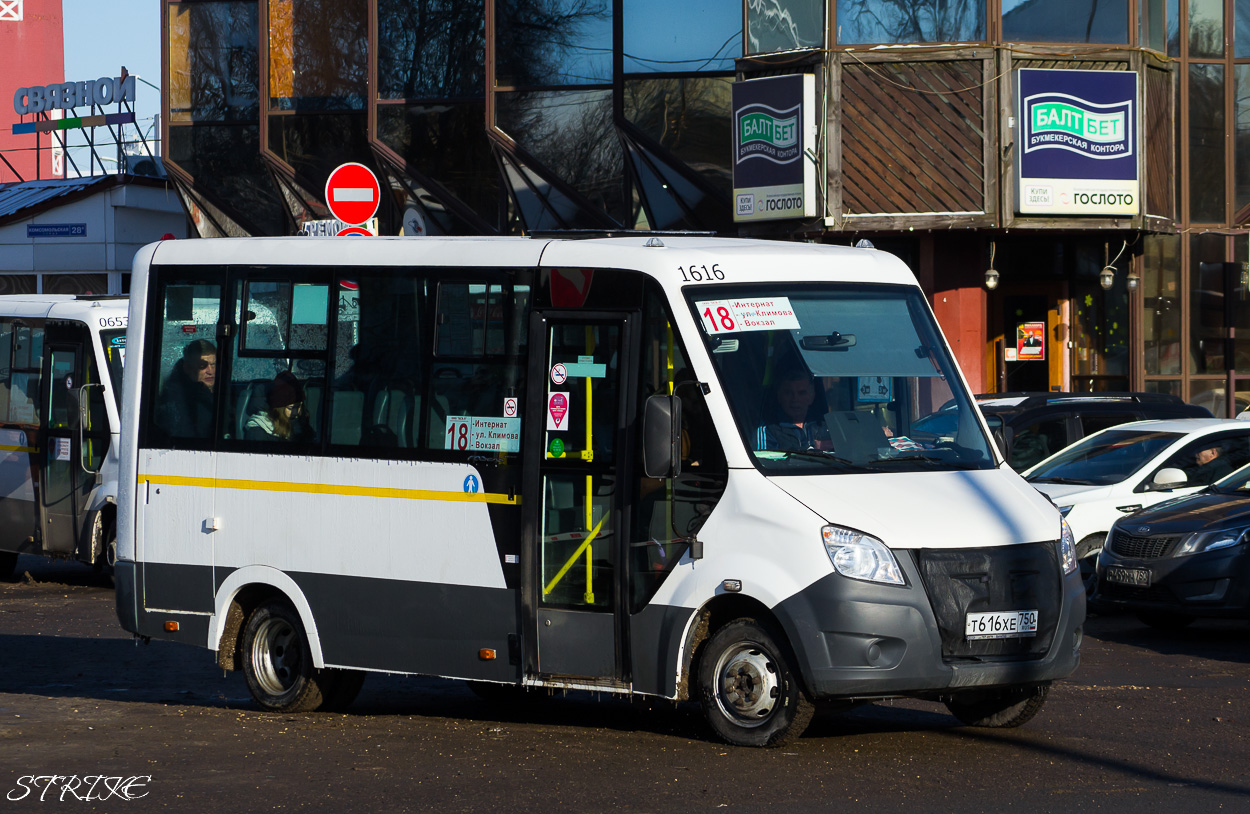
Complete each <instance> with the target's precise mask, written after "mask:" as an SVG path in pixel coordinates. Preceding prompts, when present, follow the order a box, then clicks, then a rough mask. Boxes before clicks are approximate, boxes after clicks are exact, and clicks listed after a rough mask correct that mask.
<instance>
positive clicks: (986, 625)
mask: <svg viewBox="0 0 1250 814" xmlns="http://www.w3.org/2000/svg"><path fill="white" fill-rule="evenodd" d="M1036 635H1037V611H1035V610H1024V611H993V612H991V613H970V614H968V615H967V616H966V617H965V622H964V638H966V639H1017V638H1024V637H1027V636H1036Z"/></svg>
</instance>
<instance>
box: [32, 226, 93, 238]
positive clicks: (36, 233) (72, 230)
mask: <svg viewBox="0 0 1250 814" xmlns="http://www.w3.org/2000/svg"><path fill="white" fill-rule="evenodd" d="M86 236H87V224H85V223H28V224H26V237H86Z"/></svg>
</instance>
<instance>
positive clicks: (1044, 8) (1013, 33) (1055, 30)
mask: <svg viewBox="0 0 1250 814" xmlns="http://www.w3.org/2000/svg"><path fill="white" fill-rule="evenodd" d="M1057 11H1059V10H1058V9H1056V8H1055V2H1054V0H1003V39H1004V40H1007V41H1008V42H1111V43H1121V42H1123V43H1126V42H1128V0H1068V2H1065V3H1064V5H1063V10H1062V13H1056V12H1057Z"/></svg>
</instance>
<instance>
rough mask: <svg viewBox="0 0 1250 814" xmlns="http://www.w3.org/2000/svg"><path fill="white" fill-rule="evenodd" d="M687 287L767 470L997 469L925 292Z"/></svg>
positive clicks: (742, 424)
mask: <svg viewBox="0 0 1250 814" xmlns="http://www.w3.org/2000/svg"><path fill="white" fill-rule="evenodd" d="M685 293H686V296H687V299H688V302H689V304H690V307H691V309H692V310H693V311H694V313H695V316H696V318H697V319H698V320H699V323H700V325H701V327H702V332H703V338H704V341H705V343H706V344H707V348H708V351H709V352H710V353H711V357H712V360H713V362H714V364H715V366H716V369H717V373H718V374H719V376H720V383H721V386H722V387H723V388H724V390H725V393H726V396H727V398H728V401H729V404H730V408H731V409H732V410H733V413H734V419H735V422H736V423H737V426H738V430H739V432H740V433H741V435H742V438H743V441H744V442H745V444H746V448H747V450H749V451H750V452H751V454H752V455H753V456H754V459H755V462H756V465H757V466H758V467H759V468H760V469H761V470H764V471H766V472H769V473H773V474H786V475H791V474H793V475H800V474H821V475H824V474H838V473H857V472H858V473H862V472H898V471H909V470H910V471H922V470H934V469H939V470H940V469H988V468H991V467H993V466H994V456H993V454H992V452H991V449H990V446H989V445H990V441H989V439H988V437H987V436H986V434H985V431H984V429H983V427H982V425H981V423H980V421H979V418H978V415H977V413H976V412H975V410H976V407H975V406H974V405H973V403H972V400H971V398H970V397H969V396H968V394H967V392H966V391H965V388H964V387H963V384H962V380H961V379H960V378H959V376H958V373H957V372H956V370H955V366H954V362H953V360H952V359H951V358H950V357H949V355H948V353H947V351H946V346H945V344H944V343H943V342H942V341H941V338H940V336H939V334H938V331H937V327H936V325H935V324H934V321H933V318H932V315H931V313H930V311H929V309H928V307H927V306H926V305H925V303H924V300H923V298H922V295H921V294H920V292H919V291H918V290H916V289H913V288H909V287H906V286H887V285H876V286H874V285H845V284H817V285H803V284H761V285H751V286H715V287H713V286H701V287H690V288H687V289H685Z"/></svg>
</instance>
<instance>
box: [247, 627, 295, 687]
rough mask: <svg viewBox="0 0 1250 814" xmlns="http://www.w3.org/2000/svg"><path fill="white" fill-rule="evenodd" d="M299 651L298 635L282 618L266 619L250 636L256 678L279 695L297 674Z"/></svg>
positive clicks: (292, 683) (293, 682) (292, 684)
mask: <svg viewBox="0 0 1250 814" xmlns="http://www.w3.org/2000/svg"><path fill="white" fill-rule="evenodd" d="M301 661H302V654H301V653H300V643H299V636H298V634H297V633H296V632H295V629H294V628H293V627H291V625H289V624H287V623H286V622H285V621H283V620H282V619H266V620H265V621H264V622H263V623H262V624H261V626H260V629H259V630H257V631H256V636H255V638H253V640H252V666H253V672H254V673H255V675H256V681H257V683H258V684H260V686H261V689H263V690H264V691H265V692H267V693H269V694H270V695H283V694H284V693H286V692H287V691H288V690H290V689H291V687H292V686H294V685H295V682H296V680H297V679H298V677H299V671H300V663H301Z"/></svg>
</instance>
